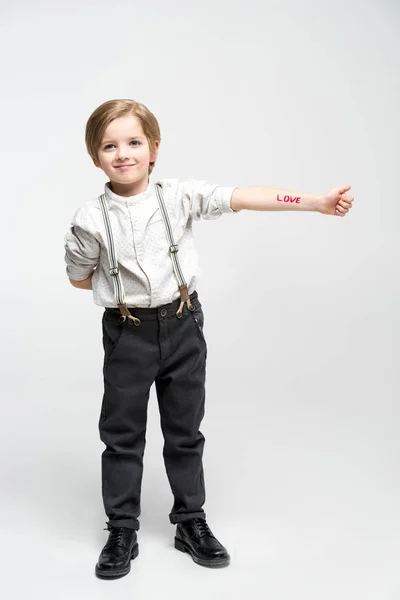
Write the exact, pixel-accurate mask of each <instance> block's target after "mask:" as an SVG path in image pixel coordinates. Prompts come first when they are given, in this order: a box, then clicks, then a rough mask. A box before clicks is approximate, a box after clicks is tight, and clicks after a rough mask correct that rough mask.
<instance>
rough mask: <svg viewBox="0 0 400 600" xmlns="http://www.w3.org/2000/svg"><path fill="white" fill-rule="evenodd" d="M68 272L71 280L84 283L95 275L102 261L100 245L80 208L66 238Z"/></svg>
mask: <svg viewBox="0 0 400 600" xmlns="http://www.w3.org/2000/svg"><path fill="white" fill-rule="evenodd" d="M64 248H65V262H66V264H67V267H66V272H67V275H68V277H69V278H70V279H72V280H74V281H82V280H83V279H87V278H88V277H89V275H91V274H92V273H93V271H94V270H95V268H96V267H97V265H98V264H99V260H100V244H99V242H98V240H97V239H96V238H95V236H94V235H93V234H92V233H91V232H90V228H89V223H88V222H87V219H85V217H84V211H83V210H82V208H79V209H78V210H77V211H76V213H75V215H74V216H73V219H72V222H71V225H70V227H69V230H68V231H67V233H66V235H65V236H64Z"/></svg>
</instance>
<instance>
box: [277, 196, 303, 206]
mask: <svg viewBox="0 0 400 600" xmlns="http://www.w3.org/2000/svg"><path fill="white" fill-rule="evenodd" d="M276 199H277V201H278V202H296V204H300V196H298V197H297V198H296V197H293V198H292V196H284V198H283V199H282V198H279V194H278V195H277V197H276Z"/></svg>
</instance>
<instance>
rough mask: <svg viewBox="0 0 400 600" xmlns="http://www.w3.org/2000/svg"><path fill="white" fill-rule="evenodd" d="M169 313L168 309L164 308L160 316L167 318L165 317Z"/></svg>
mask: <svg viewBox="0 0 400 600" xmlns="http://www.w3.org/2000/svg"><path fill="white" fill-rule="evenodd" d="M167 312H168V311H167V309H166V308H163V309H162V311H161V312H160V315H161V316H162V317H165V315H166V314H167Z"/></svg>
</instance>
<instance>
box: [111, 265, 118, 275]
mask: <svg viewBox="0 0 400 600" xmlns="http://www.w3.org/2000/svg"><path fill="white" fill-rule="evenodd" d="M118 273H119V269H118V267H114V268H111V269H110V275H111V277H115V276H116V275H118Z"/></svg>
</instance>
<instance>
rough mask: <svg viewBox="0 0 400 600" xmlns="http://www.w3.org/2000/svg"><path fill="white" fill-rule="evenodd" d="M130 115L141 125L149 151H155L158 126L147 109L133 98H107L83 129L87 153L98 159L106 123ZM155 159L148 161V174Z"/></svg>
mask: <svg viewBox="0 0 400 600" xmlns="http://www.w3.org/2000/svg"><path fill="white" fill-rule="evenodd" d="M126 115H132V116H134V117H137V118H138V119H139V121H140V123H141V125H142V129H143V133H144V135H145V136H146V139H147V141H148V144H149V148H150V152H155V150H156V148H155V142H156V141H157V140H158V141H161V134H160V126H159V124H158V121H157V119H156V118H155V116H154V115H153V113H152V112H150V111H149V109H148V108H147V107H146V106H145V105H144V104H141V103H140V102H136V101H135V100H108V101H107V102H104V103H103V104H101V105H100V106H98V107H97V108H96V110H95V111H94V112H93V113H92V114H91V115H90V117H89V119H88V121H87V123H86V129H85V143H86V148H87V151H88V153H89V155H90V156H91V157H92V158H94V159H96V160H98V150H99V148H100V144H101V140H102V139H103V136H104V132H105V130H106V129H107V127H108V125H109V124H110V123H111V121H113V120H114V119H117V118H118V117H124V116H126ZM154 165H155V161H154V162H151V163H149V175H150V173H151V172H152V170H153V168H154Z"/></svg>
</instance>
